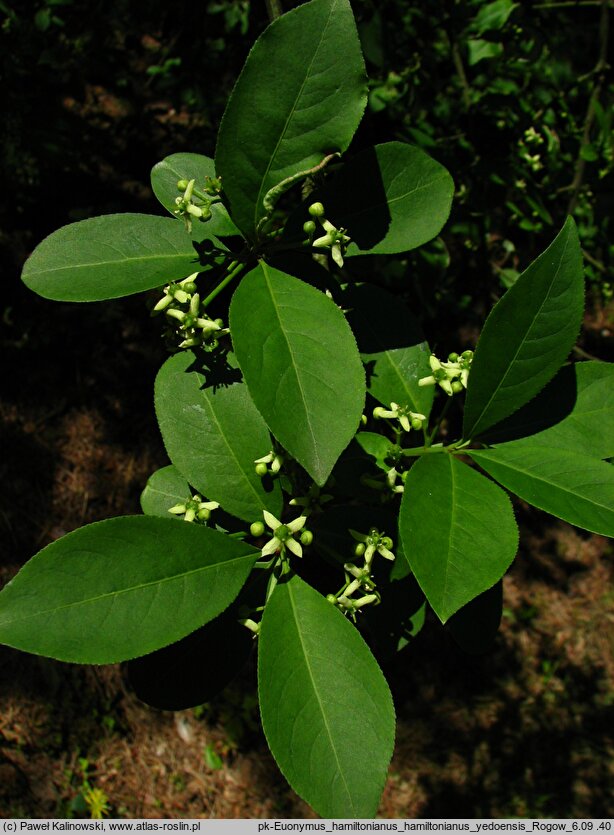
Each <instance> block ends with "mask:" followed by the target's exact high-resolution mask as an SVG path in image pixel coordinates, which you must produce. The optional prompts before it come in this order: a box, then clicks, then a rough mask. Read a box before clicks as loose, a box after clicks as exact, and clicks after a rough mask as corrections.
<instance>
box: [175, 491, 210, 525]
mask: <svg viewBox="0 0 614 835" xmlns="http://www.w3.org/2000/svg"><path fill="white" fill-rule="evenodd" d="M219 506H220V505H219V503H218V502H204V501H203V500H202V498H201V497H200V496H199V495H194V496H192V498H191V499H187V501H185V502H181V503H180V504H176V505H173V507H169V509H168V512H169V513H173V514H174V515H175V516H183V519H184V521H185V522H194V521H195V520H198V521H199V522H206V521H207V519H208V518H209V517H210V516H211V511H212V510H217V509H218V507H219Z"/></svg>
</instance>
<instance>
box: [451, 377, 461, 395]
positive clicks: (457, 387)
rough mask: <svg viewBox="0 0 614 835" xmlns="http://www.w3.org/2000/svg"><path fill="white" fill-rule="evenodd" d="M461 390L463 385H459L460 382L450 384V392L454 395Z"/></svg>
mask: <svg viewBox="0 0 614 835" xmlns="http://www.w3.org/2000/svg"><path fill="white" fill-rule="evenodd" d="M462 390H463V384H462V383H461V381H460V380H454V382H453V383H452V391H453V392H454V394H458V393H459V392H461V391H462Z"/></svg>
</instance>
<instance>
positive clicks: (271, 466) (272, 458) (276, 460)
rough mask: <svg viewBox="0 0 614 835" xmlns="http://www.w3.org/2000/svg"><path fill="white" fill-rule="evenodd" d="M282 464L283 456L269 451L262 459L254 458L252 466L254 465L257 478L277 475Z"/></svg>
mask: <svg viewBox="0 0 614 835" xmlns="http://www.w3.org/2000/svg"><path fill="white" fill-rule="evenodd" d="M283 463H284V458H283V455H280V454H279V453H278V452H275V451H274V450H271V451H270V452H267V454H266V455H263V456H262V458H256V460H255V461H254V464H255V465H256V473H257V474H258V475H259V476H265V475H266V474H267V473H269V472H270V473H271V474H272V475H277V473H278V472H279V471H280V470H281V467H282V465H283Z"/></svg>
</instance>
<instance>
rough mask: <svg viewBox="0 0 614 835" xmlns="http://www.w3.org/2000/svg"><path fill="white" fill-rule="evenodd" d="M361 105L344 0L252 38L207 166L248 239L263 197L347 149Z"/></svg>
mask: <svg viewBox="0 0 614 835" xmlns="http://www.w3.org/2000/svg"><path fill="white" fill-rule="evenodd" d="M366 101H367V96H366V77H365V69H364V62H363V58H362V54H361V51H360V43H359V40H358V34H357V32H356V25H355V23H354V17H353V15H352V9H351V7H350V4H349V2H348V0H312V2H310V3H305V4H304V5H302V6H299V8H297V9H294V10H293V11H291V12H288V13H287V14H285V15H283V16H282V17H280V18H278V19H277V20H275V21H274V22H273V23H272V24H271V25H270V26H269V27H268V29H266V31H265V32H264V33H263V34H262V35H261V36H260V38H258V40H257V41H256V43H255V45H254V47H253V49H252V51H251V52H250V54H249V56H248V58H247V62H246V64H245V66H244V67H243V71H242V72H241V75H240V76H239V79H238V81H237V83H236V85H235V88H234V90H233V92H232V95H231V97H230V100H229V102H228V105H227V107H226V112H225V113H224V118H223V119H222V124H221V126H220V131H219V135H218V142H217V149H216V154H215V162H216V167H217V173H218V174H220V175H221V176H222V179H223V184H224V193H225V195H226V197H227V198H228V200H229V201H230V208H231V215H232V218H233V220H234V221H235V223H236V224H237V226H238V227H239V228H240V229H242V230H243V232H244V233H245V234H246V235H247V236H248V237H254V233H255V230H256V227H257V225H258V222H259V221H260V219H261V218H262V217H263V216H264V215H265V214H266V211H265V208H264V205H263V200H264V198H265V196H266V194H267V192H268V191H269V190H270V189H272V188H274V187H275V186H277V185H279V184H280V183H282V181H284V180H286V179H287V178H288V177H293V176H295V175H296V174H298V173H299V172H303V171H304V172H307V171H308V170H309V169H311V168H313V167H314V166H316V165H318V164H319V163H320V162H322V160H323V159H324V158H325V157H326V156H327V155H329V154H331V153H333V152H338V151H344V150H345V149H346V148H347V147H348V145H349V144H350V140H351V139H352V137H353V135H354V132H355V130H356V128H357V127H358V123H359V122H360V119H361V117H362V114H363V111H364V109H365V105H366Z"/></svg>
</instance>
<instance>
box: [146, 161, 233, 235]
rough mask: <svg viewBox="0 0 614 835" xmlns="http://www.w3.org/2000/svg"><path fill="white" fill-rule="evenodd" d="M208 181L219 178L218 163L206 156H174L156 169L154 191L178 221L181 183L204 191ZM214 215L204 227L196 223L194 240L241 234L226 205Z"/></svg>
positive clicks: (213, 208) (216, 205) (215, 209)
mask: <svg viewBox="0 0 614 835" xmlns="http://www.w3.org/2000/svg"><path fill="white" fill-rule="evenodd" d="M207 177H215V163H214V161H213V160H212V159H210V158H209V157H205V156H203V155H202V154H186V153H183V154H171V155H170V156H169V157H165V158H164V159H163V160H162V162H159V163H157V165H154V167H153V168H152V170H151V187H152V189H153V193H154V194H155V195H156V197H157V198H158V200H159V201H160V203H162V205H163V206H164V208H165V209H166V210H167V211H169V212H170V213H171V214H172V215H173V216H174V217H176V215H174V212H175V209H176V208H177V204H176V203H175V199H176V198H177V197H179V196H180V192H179V190H178V189H177V183H178V182H179V180H196V188H200V189H201V190H202V189H203V187H204V186H205V184H206V178H207ZM211 214H212V217H211V220H207V221H205V222H204V223H201V222H200V221H197V220H196V221H194V223H193V224H192V232H193V237H196V238H198V239H200V238H199V235H198V233H202V234H205V233H206V236H210V235H215V236H219V235H238V234H239V230H238V229H237V227H236V226H235V225H234V223H233V222H232V220H231V219H230V217H229V216H228V212H227V211H226V207H225V206H224V205H223V204H222V203H213V205H212V206H211ZM181 223H183V221H181Z"/></svg>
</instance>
